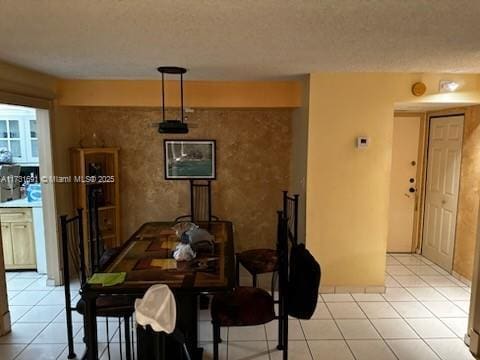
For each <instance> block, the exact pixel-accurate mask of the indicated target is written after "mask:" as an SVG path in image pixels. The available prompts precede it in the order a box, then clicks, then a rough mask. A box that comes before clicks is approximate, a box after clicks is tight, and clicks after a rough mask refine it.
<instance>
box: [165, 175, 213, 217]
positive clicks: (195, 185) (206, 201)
mask: <svg viewBox="0 0 480 360" xmlns="http://www.w3.org/2000/svg"><path fill="white" fill-rule="evenodd" d="M183 221H191V222H193V223H194V222H199V221H202V222H208V223H210V222H212V221H218V217H217V216H215V215H212V181H211V180H190V214H188V215H182V216H179V217H177V218H176V219H175V222H183Z"/></svg>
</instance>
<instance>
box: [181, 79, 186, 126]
mask: <svg viewBox="0 0 480 360" xmlns="http://www.w3.org/2000/svg"><path fill="white" fill-rule="evenodd" d="M180 106H181V108H182V110H181V111H182V123H183V119H185V116H184V113H183V74H182V73H180Z"/></svg>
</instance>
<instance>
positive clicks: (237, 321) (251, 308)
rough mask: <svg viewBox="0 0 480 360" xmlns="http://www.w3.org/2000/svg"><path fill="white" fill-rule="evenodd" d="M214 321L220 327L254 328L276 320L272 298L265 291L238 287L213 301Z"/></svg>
mask: <svg viewBox="0 0 480 360" xmlns="http://www.w3.org/2000/svg"><path fill="white" fill-rule="evenodd" d="M211 314H212V321H213V323H214V324H218V326H254V325H262V324H266V323H268V322H270V321H272V320H273V319H275V309H274V301H273V298H272V296H271V295H270V294H269V293H268V292H266V291H265V290H263V289H259V288H251V287H238V288H236V289H235V290H234V291H232V292H229V293H225V294H217V295H215V296H214V297H213V300H212V308H211Z"/></svg>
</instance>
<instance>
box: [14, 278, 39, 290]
mask: <svg viewBox="0 0 480 360" xmlns="http://www.w3.org/2000/svg"><path fill="white" fill-rule="evenodd" d="M34 281H35V279H28V278H27V279H24V278H18V277H15V278H13V279H12V280H9V281H7V290H15V291H22V290H25V288H27V286H29V285H30V284H32V283H33V282H34Z"/></svg>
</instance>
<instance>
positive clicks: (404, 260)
mask: <svg viewBox="0 0 480 360" xmlns="http://www.w3.org/2000/svg"><path fill="white" fill-rule="evenodd" d="M397 260H398V261H399V262H400V263H401V264H402V265H425V263H424V262H423V261H422V260H420V259H419V258H416V257H414V256H411V257H410V256H405V257H399V258H397Z"/></svg>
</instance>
